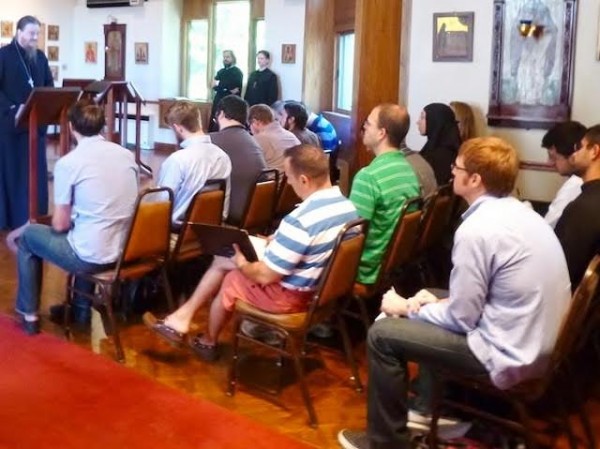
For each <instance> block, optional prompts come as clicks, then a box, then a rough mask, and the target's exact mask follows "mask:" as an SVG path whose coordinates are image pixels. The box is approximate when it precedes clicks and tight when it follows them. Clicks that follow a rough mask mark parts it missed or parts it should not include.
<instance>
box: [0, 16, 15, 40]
mask: <svg viewBox="0 0 600 449" xmlns="http://www.w3.org/2000/svg"><path fill="white" fill-rule="evenodd" d="M14 34H15V24H14V22H12V21H10V20H2V21H0V37H2V38H5V39H8V38H12V37H13V36H14Z"/></svg>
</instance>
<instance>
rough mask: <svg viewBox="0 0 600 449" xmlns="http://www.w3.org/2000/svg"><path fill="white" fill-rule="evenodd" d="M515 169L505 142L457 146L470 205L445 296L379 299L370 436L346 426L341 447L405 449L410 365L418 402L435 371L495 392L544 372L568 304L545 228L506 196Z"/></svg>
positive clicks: (556, 250) (565, 281)
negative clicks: (475, 380)
mask: <svg viewBox="0 0 600 449" xmlns="http://www.w3.org/2000/svg"><path fill="white" fill-rule="evenodd" d="M518 171H519V162H518V159H517V155H516V151H515V150H514V149H513V148H512V147H511V146H510V145H508V144H507V143H505V142H504V141H503V140H501V139H498V138H493V137H489V138H479V139H471V140H468V141H467V142H465V143H464V144H463V145H462V147H461V148H460V151H459V153H458V157H457V158H456V162H455V164H454V165H453V168H452V174H453V176H454V181H453V188H454V192H455V193H456V194H457V195H460V196H461V197H463V198H464V199H465V200H466V201H467V203H468V204H469V208H468V209H467V211H466V212H465V213H464V214H463V223H462V224H461V226H460V227H459V229H458V230H457V231H456V235H455V240H454V242H455V243H454V247H453V250H452V262H453V269H452V273H451V275H450V290H449V295H448V297H447V298H444V299H440V300H438V299H436V298H431V296H432V295H429V296H427V295H424V296H421V295H418V296H417V297H415V298H411V299H410V300H405V299H404V298H401V297H399V296H398V295H397V294H395V293H394V292H393V291H390V292H388V293H386V294H385V296H384V299H383V302H382V305H381V309H382V311H383V312H385V314H386V315H388V317H386V318H383V319H382V320H379V321H377V322H375V324H373V326H372V327H371V329H370V330H369V335H368V338H367V347H368V358H369V391H368V402H367V431H366V433H365V432H354V431H350V430H342V431H341V432H340V433H339V434H338V440H339V442H340V444H341V445H342V447H344V448H345V449H357V448H358V449H363V448H364V449H367V448H368V449H381V448H385V449H391V448H393V449H404V448H409V447H410V440H409V433H408V429H407V415H408V410H407V408H408V407H407V396H408V382H407V375H408V372H407V369H406V365H407V361H408V360H412V361H415V362H418V363H419V364H420V373H421V374H420V377H422V378H421V382H420V384H421V385H420V387H421V388H420V391H419V394H421V395H422V396H423V398H422V399H424V398H429V396H430V393H431V385H430V384H429V383H428V382H427V380H428V379H430V378H431V375H432V374H435V369H436V368H437V369H439V368H443V369H445V370H452V371H454V372H456V373H462V374H465V375H472V376H485V377H489V378H490V380H491V382H492V383H493V384H494V385H496V386H497V387H498V388H500V389H507V388H510V387H512V386H513V385H516V384H518V383H519V382H522V381H524V380H526V379H532V378H536V377H538V376H540V375H542V374H543V373H544V370H545V369H546V368H547V365H548V361H549V359H550V353H551V351H552V350H553V348H554V345H555V343H556V339H557V337H558V332H559V328H560V324H561V322H562V319H563V317H564V316H565V314H566V313H567V311H568V308H569V304H570V296H571V290H570V283H569V273H568V271H567V265H566V262H565V256H564V254H563V252H562V249H561V247H560V243H559V242H558V239H557V238H556V236H555V235H554V234H553V232H552V229H551V228H550V226H548V225H547V223H546V222H545V221H544V219H543V218H542V217H540V216H539V215H538V214H536V213H535V212H534V211H533V210H531V208H529V207H527V206H526V205H524V204H522V203H521V202H520V201H518V200H517V199H515V198H513V197H510V196H509V195H510V193H511V192H512V190H513V187H514V183H515V180H516V176H517V173H518ZM400 316H405V317H408V319H406V318H397V317H400ZM422 373H425V374H428V375H425V376H423V375H422ZM424 402H427V401H424ZM424 418H425V417H424Z"/></svg>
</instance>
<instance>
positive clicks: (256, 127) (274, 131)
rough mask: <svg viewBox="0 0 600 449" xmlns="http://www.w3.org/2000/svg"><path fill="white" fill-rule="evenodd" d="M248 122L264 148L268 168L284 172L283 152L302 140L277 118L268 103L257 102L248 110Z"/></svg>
mask: <svg viewBox="0 0 600 449" xmlns="http://www.w3.org/2000/svg"><path fill="white" fill-rule="evenodd" d="M248 124H249V125H250V131H251V132H252V135H253V136H254V138H255V139H256V141H257V142H258V144H259V145H260V147H261V148H262V151H263V154H264V156H265V161H266V163H267V167H268V168H273V169H275V170H277V171H278V172H279V173H283V152H284V150H285V149H287V148H290V147H293V146H296V145H299V144H300V141H299V140H298V138H297V137H296V136H295V135H294V134H292V133H291V132H290V131H288V130H286V129H283V128H282V127H281V125H280V124H279V122H278V121H277V120H275V114H273V110H272V109H271V108H270V107H269V106H267V105H266V104H255V105H254V106H251V107H250V110H249V111H248Z"/></svg>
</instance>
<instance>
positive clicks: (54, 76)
mask: <svg viewBox="0 0 600 449" xmlns="http://www.w3.org/2000/svg"><path fill="white" fill-rule="evenodd" d="M50 73H52V79H53V80H54V81H55V82H56V81H58V75H59V73H60V69H59V67H58V66H57V65H51V66H50Z"/></svg>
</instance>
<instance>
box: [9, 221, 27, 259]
mask: <svg viewBox="0 0 600 449" xmlns="http://www.w3.org/2000/svg"><path fill="white" fill-rule="evenodd" d="M28 225H29V223H25V224H24V225H23V226H21V227H20V228H17V229H13V230H12V231H10V232H9V233H8V235H7V236H6V246H8V249H10V250H11V251H12V252H13V253H14V254H17V252H18V251H19V245H18V241H19V237H21V234H23V231H24V230H25V228H26V227H27V226H28Z"/></svg>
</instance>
